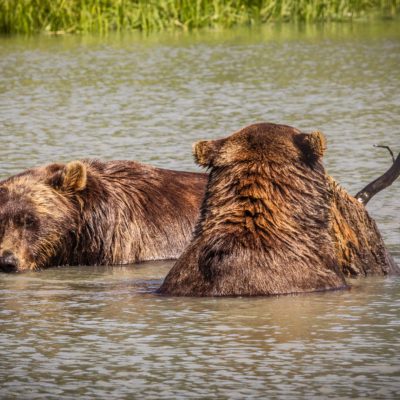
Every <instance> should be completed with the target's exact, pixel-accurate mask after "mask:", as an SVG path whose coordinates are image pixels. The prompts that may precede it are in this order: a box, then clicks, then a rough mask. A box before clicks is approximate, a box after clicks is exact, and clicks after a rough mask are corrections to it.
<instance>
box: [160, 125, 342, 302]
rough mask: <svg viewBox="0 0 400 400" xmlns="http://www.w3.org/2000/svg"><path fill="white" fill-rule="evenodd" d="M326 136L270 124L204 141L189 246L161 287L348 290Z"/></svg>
mask: <svg viewBox="0 0 400 400" xmlns="http://www.w3.org/2000/svg"><path fill="white" fill-rule="evenodd" d="M324 150H325V139H324V137H323V135H322V134H321V133H320V132H314V133H311V134H305V133H302V132H300V131H299V130H297V129H295V128H292V127H289V126H286V125H275V124H270V123H260V124H254V125H250V126H248V127H246V128H244V129H241V130H239V131H238V132H235V133H233V134H232V135H231V136H229V137H227V138H224V139H220V140H213V141H202V142H198V143H197V144H195V146H194V156H195V159H196V161H197V163H198V164H200V165H201V166H204V167H208V168H209V169H210V174H209V179H208V184H207V188H206V193H205V198H204V200H203V203H202V207H201V211H200V219H199V221H198V223H197V225H196V228H195V233H194V237H193V239H192V242H191V243H190V244H189V246H188V247H187V248H186V250H185V251H184V253H183V255H182V256H181V257H180V258H179V259H178V261H177V262H176V263H175V265H174V266H173V268H172V269H171V271H170V272H169V274H168V275H167V277H166V279H165V281H164V283H163V284H162V286H161V288H160V289H159V292H160V293H162V294H168V295H176V296H257V295H278V294H288V293H301V292H312V291H322V290H329V289H343V288H346V287H347V285H346V282H345V278H344V275H343V273H342V271H341V270H340V268H339V261H338V258H337V256H336V254H335V248H334V243H333V240H332V237H331V231H330V224H331V216H330V209H331V203H332V195H333V194H332V191H331V190H330V187H329V183H328V178H327V175H326V174H325V170H324V167H323V165H322V162H321V158H322V155H323V153H324Z"/></svg>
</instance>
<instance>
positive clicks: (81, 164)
mask: <svg viewBox="0 0 400 400" xmlns="http://www.w3.org/2000/svg"><path fill="white" fill-rule="evenodd" d="M206 179H207V177H206V175H205V174H198V173H190V172H178V171H171V170H165V169H160V168H154V167H151V166H148V165H144V164H139V163H136V162H133V161H111V162H100V161H93V160H92V161H90V160H83V161H73V162H70V163H68V164H66V165H64V164H51V165H47V166H45V167H39V168H34V169H30V170H27V171H25V172H23V173H21V174H19V175H15V176H12V177H10V178H8V179H6V180H4V181H2V182H0V270H1V271H5V272H12V271H25V270H37V269H41V268H46V267H50V266H55V265H66V264H69V265H99V264H126V263H134V262H138V261H145V260H156V259H173V258H177V257H179V255H180V254H181V253H182V251H183V249H184V248H185V246H186V245H187V243H188V242H189V241H190V238H191V234H192V230H193V227H194V223H195V221H196V219H197V216H198V213H199V208H200V202H201V198H202V196H203V193H204V187H205V184H206Z"/></svg>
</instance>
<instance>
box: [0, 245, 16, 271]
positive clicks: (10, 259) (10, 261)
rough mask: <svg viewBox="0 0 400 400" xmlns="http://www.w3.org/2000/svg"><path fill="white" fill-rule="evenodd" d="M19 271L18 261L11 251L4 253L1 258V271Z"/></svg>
mask: <svg viewBox="0 0 400 400" xmlns="http://www.w3.org/2000/svg"><path fill="white" fill-rule="evenodd" d="M17 269H18V260H17V258H16V257H15V256H14V254H13V253H12V252H11V251H8V250H6V251H4V252H3V254H2V255H1V256H0V271H2V272H16V271H17Z"/></svg>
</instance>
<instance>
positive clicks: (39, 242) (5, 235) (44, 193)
mask: <svg viewBox="0 0 400 400" xmlns="http://www.w3.org/2000/svg"><path fill="white" fill-rule="evenodd" d="M86 183H87V173H86V166H85V165H84V164H83V163H82V162H80V161H73V162H70V163H68V164H66V165H63V164H51V165H48V166H46V167H40V168H35V169H31V170H27V171H25V172H23V173H21V174H18V175H15V176H12V177H10V178H8V179H6V180H4V181H2V182H0V271H3V272H19V271H26V270H36V269H40V268H43V267H45V266H47V265H48V264H49V263H50V262H51V260H54V259H55V258H57V259H59V260H60V261H61V260H62V258H63V255H64V253H65V252H66V251H68V247H69V246H73V245H74V243H73V237H74V233H75V231H76V230H77V229H78V226H77V219H78V215H79V210H80V206H81V205H80V200H79V193H80V192H82V191H84V190H85V187H86Z"/></svg>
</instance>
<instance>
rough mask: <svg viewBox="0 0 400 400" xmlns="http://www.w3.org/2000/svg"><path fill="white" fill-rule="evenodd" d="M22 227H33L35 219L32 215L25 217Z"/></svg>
mask: <svg viewBox="0 0 400 400" xmlns="http://www.w3.org/2000/svg"><path fill="white" fill-rule="evenodd" d="M24 225H25V226H26V227H27V228H32V227H33V226H34V225H35V218H33V216H32V215H29V214H28V215H25V221H24Z"/></svg>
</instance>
